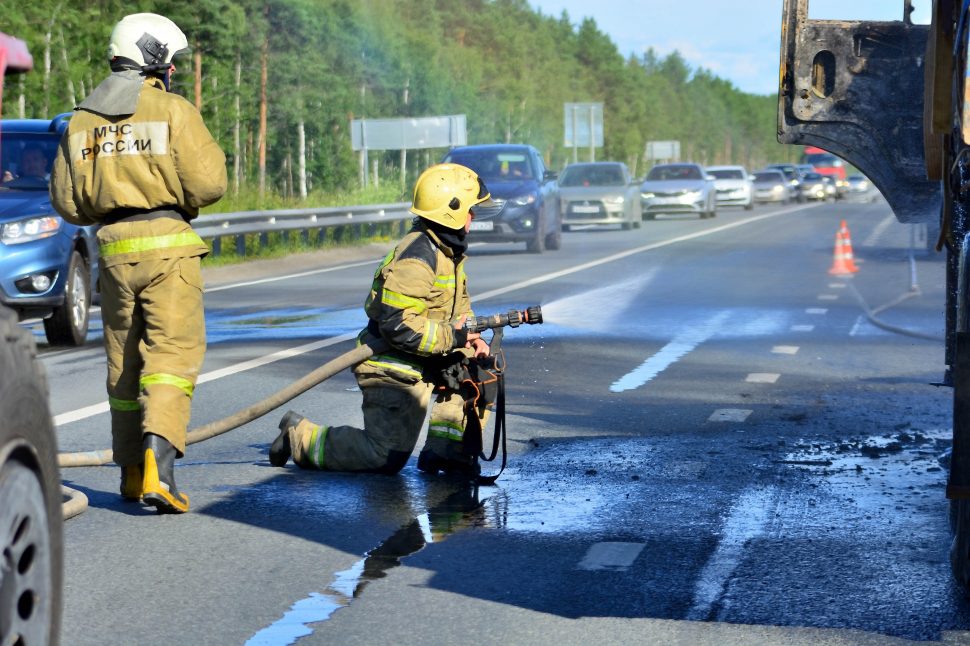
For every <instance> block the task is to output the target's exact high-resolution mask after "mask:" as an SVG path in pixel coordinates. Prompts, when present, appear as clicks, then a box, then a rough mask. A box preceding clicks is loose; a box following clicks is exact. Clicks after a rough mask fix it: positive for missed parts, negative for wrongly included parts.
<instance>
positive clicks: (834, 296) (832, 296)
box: [818, 294, 839, 301]
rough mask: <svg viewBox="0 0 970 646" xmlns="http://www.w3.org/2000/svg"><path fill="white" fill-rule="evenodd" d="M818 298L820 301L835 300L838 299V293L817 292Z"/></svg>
mask: <svg viewBox="0 0 970 646" xmlns="http://www.w3.org/2000/svg"><path fill="white" fill-rule="evenodd" d="M818 300H820V301H837V300H839V295H838V294H819V295H818Z"/></svg>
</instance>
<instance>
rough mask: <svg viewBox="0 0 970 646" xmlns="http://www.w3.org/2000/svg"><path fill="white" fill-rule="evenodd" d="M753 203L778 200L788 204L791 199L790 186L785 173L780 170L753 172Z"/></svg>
mask: <svg viewBox="0 0 970 646" xmlns="http://www.w3.org/2000/svg"><path fill="white" fill-rule="evenodd" d="M752 183H753V184H754V201H755V204H767V203H769V202H780V203H781V204H788V202H789V201H790V200H791V187H790V186H789V184H788V180H787V179H786V178H785V174H784V173H782V172H781V171H780V170H762V171H758V172H757V173H755V174H754V180H752Z"/></svg>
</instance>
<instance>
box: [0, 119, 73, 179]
mask: <svg viewBox="0 0 970 646" xmlns="http://www.w3.org/2000/svg"><path fill="white" fill-rule="evenodd" d="M58 143H59V138H58V137H57V136H55V135H52V134H50V133H19V132H8V131H4V133H3V147H2V148H0V169H2V172H0V189H6V190H11V191H46V190H47V186H48V183H49V182H50V170H51V161H52V160H53V159H54V155H55V153H56V152H57V145H58Z"/></svg>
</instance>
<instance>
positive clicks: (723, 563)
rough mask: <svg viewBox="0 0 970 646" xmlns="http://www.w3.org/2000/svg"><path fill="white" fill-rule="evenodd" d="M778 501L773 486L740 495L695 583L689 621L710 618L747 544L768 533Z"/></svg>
mask: <svg viewBox="0 0 970 646" xmlns="http://www.w3.org/2000/svg"><path fill="white" fill-rule="evenodd" d="M774 504H775V489H774V488H773V487H768V488H765V489H754V490H748V491H745V492H744V493H743V494H741V496H740V497H739V498H738V500H737V502H736V503H735V504H734V506H733V507H732V508H731V512H730V514H729V515H728V518H727V520H726V521H725V522H724V527H722V528H721V532H720V536H721V541H720V542H719V543H718V545H717V549H716V550H714V554H712V555H711V558H710V560H708V561H707V564H706V565H705V566H704V569H703V570H701V574H700V576H699V577H698V578H697V583H696V584H695V585H694V604H693V606H692V607H691V609H690V610H689V611H688V612H687V617H686V618H687V619H688V620H691V621H702V620H705V619H707V617H708V615H709V614H710V612H711V607H712V606H713V605H714V603H715V602H717V600H718V599H719V598H720V597H721V595H722V594H723V593H724V586H725V585H727V583H728V581H729V580H730V578H731V576H732V575H733V574H734V571H735V570H736V569H737V567H738V565H739V564H740V563H741V559H742V558H743V557H744V548H745V546H746V545H747V543H748V542H749V541H751V540H752V539H754V538H757V537H759V536H761V535H762V534H763V533H764V529H765V525H767V523H768V521H769V519H770V516H771V508H772V507H773V506H774Z"/></svg>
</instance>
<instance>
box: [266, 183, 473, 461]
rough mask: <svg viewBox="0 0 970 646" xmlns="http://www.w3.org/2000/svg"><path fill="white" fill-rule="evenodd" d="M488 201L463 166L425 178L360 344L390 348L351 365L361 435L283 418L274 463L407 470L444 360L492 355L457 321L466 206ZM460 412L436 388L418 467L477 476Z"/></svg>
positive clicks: (370, 305)
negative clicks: (374, 341) (376, 342)
mask: <svg viewBox="0 0 970 646" xmlns="http://www.w3.org/2000/svg"><path fill="white" fill-rule="evenodd" d="M490 203H491V200H490V197H489V194H488V191H487V190H486V188H485V185H484V184H483V183H482V182H481V180H479V178H478V176H477V175H476V174H475V173H474V172H472V171H471V170H470V169H468V168H466V167H464V166H459V165H457V164H439V165H437V166H432V167H431V168H429V169H428V170H426V171H425V172H424V173H422V174H421V176H420V177H419V178H418V181H417V184H416V185H415V188H414V200H413V203H412V206H411V212H412V213H413V214H415V215H416V216H417V218H415V220H414V226H413V227H412V229H411V231H410V232H408V234H407V235H405V236H404V238H403V239H402V240H401V241H400V242H399V243H398V245H397V246H396V247H395V248H394V250H392V251H391V252H390V253H389V254H387V256H386V257H385V258H384V260H383V262H381V264H380V266H379V267H378V269H377V271H376V273H375V274H374V281H373V284H372V286H371V290H370V294H369V296H368V297H367V300H366V303H365V304H364V310H365V312H366V314H367V318H368V324H367V328H366V329H364V330H363V331H362V332H361V334H360V336H359V337H358V341H359V342H361V343H364V342H366V341H367V340H368V337H376V338H383V339H384V340H385V341H386V342H387V344H388V345H389V346H390V347H391V349H390V350H389V351H386V352H384V353H383V354H379V355H375V356H373V357H371V358H370V359H368V360H367V361H365V362H363V363H361V364H358V365H357V366H356V367H355V368H354V375H355V377H356V378H357V383H358V385H359V386H360V390H361V393H362V394H363V403H362V405H361V409H362V411H363V415H364V428H363V429H358V428H354V427H352V426H322V425H319V424H316V423H313V422H311V421H310V420H308V419H306V418H304V417H302V416H300V415H298V414H297V413H295V412H293V411H289V412H287V414H286V415H285V416H284V417H283V419H282V421H281V422H280V434H279V436H278V437H277V438H276V440H275V441H274V442H273V444H272V446H271V447H270V453H269V458H270V462H271V463H272V464H273V465H275V466H279V467H281V466H284V465H285V464H286V462H287V460H288V459H289V458H290V457H291V456H292V457H293V461H294V462H295V463H296V464H297V465H298V466H300V467H302V468H304V469H320V470H327V471H366V472H377V473H397V472H398V471H400V470H401V469H402V468H403V467H404V465H405V464H406V463H407V461H408V458H409V457H410V455H411V452H412V451H413V450H414V446H415V444H416V443H417V440H418V437H419V435H420V432H421V427H422V425H423V424H424V420H425V415H426V413H427V410H428V406H429V404H430V402H431V397H432V395H434V394H435V392H434V391H435V386H434V382H435V376H436V374H435V373H436V371H438V372H440V370H439V367H440V366H441V365H444V364H446V363H447V361H448V359H447V358H448V357H458V358H461V357H464V356H468V355H477V356H487V354H488V344H486V343H485V341H484V340H483V339H482V338H481V337H480V335H479V334H477V333H469V332H467V331H466V330H465V329H463V323H464V321H465V319H466V318H467V317H469V316H473V314H472V308H471V301H470V299H469V297H468V289H467V285H466V277H465V252H466V250H467V248H468V243H467V241H466V239H465V236H466V234H467V232H468V229H469V227H470V225H471V220H472V217H473V214H472V209H473V208H475V207H476V206H479V205H488V204H490ZM456 352H458V353H461V354H460V355H456V354H454V353H456ZM473 414H474V413H473ZM465 415H466V410H465V406H464V400H463V398H462V397H461V396H460V395H459V394H458V393H457V392H454V391H441V390H439V391H438V393H437V395H436V401H435V403H434V406H433V407H432V410H431V419H430V423H429V427H428V437H427V441H426V443H425V445H424V448H423V449H422V451H421V454H420V456H419V458H418V468H420V469H422V470H423V471H427V472H432V473H437V472H438V471H445V472H450V473H457V474H461V475H465V476H475V475H478V469H479V466H478V459H477V456H476V455H468V454H466V453H465V451H463V448H462V447H463V445H462V434H463V431H464V428H465V421H466V418H465Z"/></svg>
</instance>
